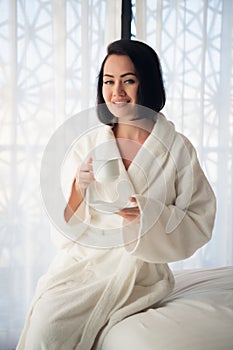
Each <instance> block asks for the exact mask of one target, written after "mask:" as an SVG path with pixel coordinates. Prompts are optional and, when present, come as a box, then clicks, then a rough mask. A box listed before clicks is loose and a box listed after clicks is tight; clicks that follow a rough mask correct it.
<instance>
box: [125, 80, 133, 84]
mask: <svg viewBox="0 0 233 350" xmlns="http://www.w3.org/2000/svg"><path fill="white" fill-rule="evenodd" d="M124 83H125V84H134V83H135V80H134V79H127V80H125V81H124Z"/></svg>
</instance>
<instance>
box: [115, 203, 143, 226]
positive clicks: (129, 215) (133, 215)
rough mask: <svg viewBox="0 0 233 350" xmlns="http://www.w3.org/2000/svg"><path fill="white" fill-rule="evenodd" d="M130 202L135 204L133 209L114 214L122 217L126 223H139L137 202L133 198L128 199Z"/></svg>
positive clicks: (125, 209)
mask: <svg viewBox="0 0 233 350" xmlns="http://www.w3.org/2000/svg"><path fill="white" fill-rule="evenodd" d="M129 200H130V202H131V203H133V204H135V207H131V208H124V209H121V210H120V211H118V212H116V213H115V214H117V215H120V216H122V217H123V218H124V219H126V220H128V221H134V220H136V222H139V220H140V210H139V207H138V205H137V200H136V199H135V198H134V197H130V198H129Z"/></svg>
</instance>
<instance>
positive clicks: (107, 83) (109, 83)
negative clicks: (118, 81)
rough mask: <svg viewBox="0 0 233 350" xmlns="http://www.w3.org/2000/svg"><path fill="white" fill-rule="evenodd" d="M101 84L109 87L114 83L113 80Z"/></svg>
mask: <svg viewBox="0 0 233 350" xmlns="http://www.w3.org/2000/svg"><path fill="white" fill-rule="evenodd" d="M103 83H104V84H106V85H111V84H113V83H114V81H113V80H105V81H104V82H103Z"/></svg>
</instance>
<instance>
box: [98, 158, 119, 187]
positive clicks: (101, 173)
mask: <svg viewBox="0 0 233 350" xmlns="http://www.w3.org/2000/svg"><path fill="white" fill-rule="evenodd" d="M92 165H93V172H94V177H95V179H96V181H98V182H112V181H115V180H116V179H117V178H118V177H119V175H120V169H119V159H118V158H114V159H108V160H106V159H101V160H99V159H98V160H93V162H92Z"/></svg>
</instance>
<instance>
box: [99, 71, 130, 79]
mask: <svg viewBox="0 0 233 350" xmlns="http://www.w3.org/2000/svg"><path fill="white" fill-rule="evenodd" d="M127 75H134V76H136V74H135V73H133V72H127V73H124V74H121V75H120V78H124V77H125V76H127ZM103 76H104V77H110V78H114V75H111V74H104V75H103Z"/></svg>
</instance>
